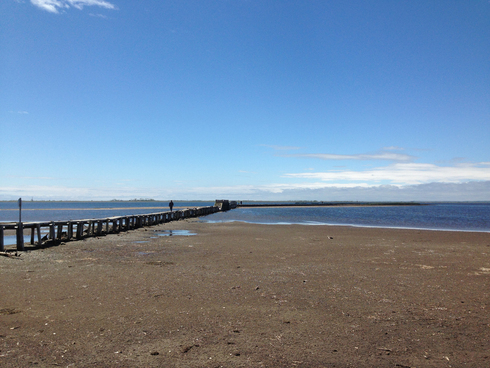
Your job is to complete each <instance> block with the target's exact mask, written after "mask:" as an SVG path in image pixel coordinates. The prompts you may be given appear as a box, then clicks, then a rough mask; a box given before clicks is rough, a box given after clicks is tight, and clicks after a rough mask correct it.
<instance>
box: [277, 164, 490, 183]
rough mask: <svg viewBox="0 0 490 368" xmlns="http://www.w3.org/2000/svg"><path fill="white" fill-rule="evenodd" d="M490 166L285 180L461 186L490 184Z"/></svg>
mask: <svg viewBox="0 0 490 368" xmlns="http://www.w3.org/2000/svg"><path fill="white" fill-rule="evenodd" d="M486 166H487V165H485V166H482V165H475V164H465V165H458V166H436V165H433V164H417V163H396V164H393V165H389V166H385V167H378V168H375V169H372V170H365V171H353V170H350V171H349V170H345V171H340V172H338V171H335V172H333V171H329V172H317V173H297V174H294V173H293V174H286V175H284V176H285V177H288V178H302V179H317V180H321V181H329V182H344V181H347V182H358V183H359V182H361V183H365V184H386V183H389V184H394V185H414V184H423V183H430V182H446V183H461V182H465V181H472V180H490V168H489V167H486Z"/></svg>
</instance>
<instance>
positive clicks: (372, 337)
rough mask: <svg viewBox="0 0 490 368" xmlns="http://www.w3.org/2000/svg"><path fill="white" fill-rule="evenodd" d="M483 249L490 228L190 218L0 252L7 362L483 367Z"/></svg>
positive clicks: (489, 339) (486, 269) (2, 345)
mask: <svg viewBox="0 0 490 368" xmlns="http://www.w3.org/2000/svg"><path fill="white" fill-rule="evenodd" d="M167 229H178V230H189V231H191V232H194V233H196V234H197V235H195V236H159V233H158V232H156V231H155V230H167ZM13 254H14V253H11V255H13ZM489 256H490V234H488V233H469V232H444V231H419V230H397V229H367V228H353V227H337V226H301V225H253V224H243V223H227V224H220V223H217V224H207V223H202V222H199V221H197V220H196V219H193V220H184V221H176V222H171V223H167V224H163V225H159V226H155V227H150V228H146V229H139V230H136V231H130V232H127V233H121V234H118V235H108V236H105V237H100V238H88V239H86V240H82V241H73V242H69V243H66V244H61V245H59V246H55V247H51V248H46V249H42V250H33V251H29V252H25V253H21V255H20V257H15V256H13V257H0V277H1V282H2V286H1V294H0V366H2V367H30V366H33V367H34V366H35V367H53V366H63V367H179V368H180V367H463V366H464V367H488V366H490V313H489V308H490V296H489V294H490V257H489Z"/></svg>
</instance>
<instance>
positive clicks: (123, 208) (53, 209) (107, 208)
mask: <svg viewBox="0 0 490 368" xmlns="http://www.w3.org/2000/svg"><path fill="white" fill-rule="evenodd" d="M165 208H168V206H164V207H84V208H22V212H24V211H100V210H161V209H165ZM173 208H174V209H179V208H181V209H182V208H188V206H187V207H186V206H183V207H179V206H174V207H173ZM0 211H19V209H18V208H0Z"/></svg>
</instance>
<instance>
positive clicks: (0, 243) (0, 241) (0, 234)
mask: <svg viewBox="0 0 490 368" xmlns="http://www.w3.org/2000/svg"><path fill="white" fill-rule="evenodd" d="M3 244H4V241H3V225H0V252H3V251H4V250H5V246H4V245H3Z"/></svg>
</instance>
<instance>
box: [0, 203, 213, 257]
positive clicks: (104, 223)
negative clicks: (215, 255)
mask: <svg viewBox="0 0 490 368" xmlns="http://www.w3.org/2000/svg"><path fill="white" fill-rule="evenodd" d="M218 211H220V208H219V207H218V206H209V207H197V208H187V209H183V210H178V211H173V212H159V213H147V214H144V215H128V216H116V217H107V218H102V219H87V220H70V221H47V222H24V223H22V222H20V223H19V222H16V223H0V251H4V250H5V244H4V234H5V230H14V231H15V233H16V235H17V250H19V251H23V250H24V231H25V230H27V232H28V231H29V230H30V232H31V244H36V245H37V246H38V247H41V246H42V245H43V244H44V243H47V242H57V241H58V242H60V241H70V240H80V239H83V238H85V237H89V236H100V235H106V234H115V233H119V232H121V231H128V230H132V229H137V228H140V227H143V226H152V225H158V224H163V223H165V222H170V221H175V220H180V219H186V218H191V217H199V216H206V215H210V214H212V213H215V212H218ZM43 228H45V229H47V230H48V231H47V233H46V231H41V230H42V229H43ZM43 233H46V235H45V236H43V237H41V234H43ZM36 236H37V243H36V242H35V238H36Z"/></svg>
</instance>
